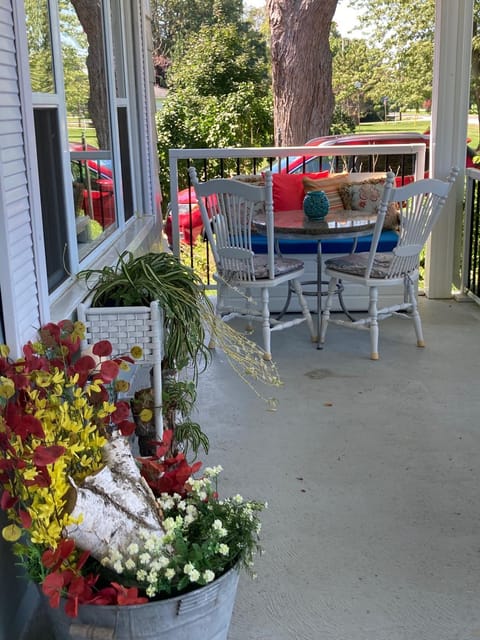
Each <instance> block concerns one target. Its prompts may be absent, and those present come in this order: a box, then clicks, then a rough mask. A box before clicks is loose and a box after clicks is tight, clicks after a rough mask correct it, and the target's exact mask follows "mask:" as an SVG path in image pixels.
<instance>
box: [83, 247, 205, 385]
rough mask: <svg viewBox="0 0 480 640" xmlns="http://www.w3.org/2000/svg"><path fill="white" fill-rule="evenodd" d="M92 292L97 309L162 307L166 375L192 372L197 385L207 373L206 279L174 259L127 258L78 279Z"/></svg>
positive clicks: (159, 256) (166, 256) (129, 255)
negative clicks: (202, 373)
mask: <svg viewBox="0 0 480 640" xmlns="http://www.w3.org/2000/svg"><path fill="white" fill-rule="evenodd" d="M78 277H79V278H80V279H83V280H85V282H86V284H87V287H88V288H89V290H90V291H91V299H90V304H91V306H92V307H135V306H148V305H149V304H150V303H151V302H152V301H158V303H159V305H160V307H161V309H162V311H163V323H164V342H163V363H162V366H163V368H164V369H165V370H174V371H180V370H182V369H184V368H185V367H186V366H187V365H190V366H191V367H192V376H193V379H196V378H197V375H198V372H199V371H200V370H201V369H202V368H203V367H205V366H206V365H207V364H208V362H209V359H210V352H209V350H208V347H207V346H206V344H205V331H206V319H208V318H209V317H212V306H211V303H210V301H209V299H208V297H207V295H206V294H205V292H204V288H203V285H202V282H201V280H200V278H199V277H198V276H197V275H196V274H195V272H194V271H193V269H191V268H190V267H188V266H186V265H184V264H183V263H182V262H180V260H178V258H176V257H175V256H174V255H172V254H171V253H166V252H162V253H145V254H143V255H140V256H138V257H135V256H134V255H133V254H132V253H130V252H127V251H126V252H124V253H122V254H121V255H120V256H119V258H118V260H117V262H116V264H115V265H114V266H107V267H104V268H103V269H88V270H84V271H81V272H80V273H79V274H78Z"/></svg>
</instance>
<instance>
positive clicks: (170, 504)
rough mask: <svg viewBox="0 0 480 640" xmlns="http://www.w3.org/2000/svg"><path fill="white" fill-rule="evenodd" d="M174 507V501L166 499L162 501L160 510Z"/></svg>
mask: <svg viewBox="0 0 480 640" xmlns="http://www.w3.org/2000/svg"><path fill="white" fill-rule="evenodd" d="M174 506H175V503H174V501H173V500H172V498H170V497H168V498H167V499H166V500H162V508H163V509H166V510H167V509H173V507H174Z"/></svg>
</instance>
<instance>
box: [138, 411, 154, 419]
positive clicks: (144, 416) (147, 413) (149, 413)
mask: <svg viewBox="0 0 480 640" xmlns="http://www.w3.org/2000/svg"><path fill="white" fill-rule="evenodd" d="M139 418H140V420H141V421H142V422H150V420H151V419H152V418H153V411H152V410H151V409H142V410H141V411H140V415H139Z"/></svg>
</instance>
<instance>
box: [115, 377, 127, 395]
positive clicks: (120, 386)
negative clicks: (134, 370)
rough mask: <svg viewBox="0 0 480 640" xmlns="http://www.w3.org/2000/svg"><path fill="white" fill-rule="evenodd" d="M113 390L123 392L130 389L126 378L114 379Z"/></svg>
mask: <svg viewBox="0 0 480 640" xmlns="http://www.w3.org/2000/svg"><path fill="white" fill-rule="evenodd" d="M114 386H115V391H118V392H119V393H125V391H128V390H129V389H130V385H129V383H128V382H127V380H115V385H114Z"/></svg>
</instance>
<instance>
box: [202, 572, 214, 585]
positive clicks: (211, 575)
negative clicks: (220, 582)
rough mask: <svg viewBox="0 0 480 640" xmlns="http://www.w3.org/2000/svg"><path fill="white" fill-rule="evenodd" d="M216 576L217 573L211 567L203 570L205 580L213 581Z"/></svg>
mask: <svg viewBox="0 0 480 640" xmlns="http://www.w3.org/2000/svg"><path fill="white" fill-rule="evenodd" d="M214 578H215V574H214V573H213V571H210V569H207V570H206V571H204V572H203V579H204V580H205V582H207V583H208V582H212V581H213V580H214Z"/></svg>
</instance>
